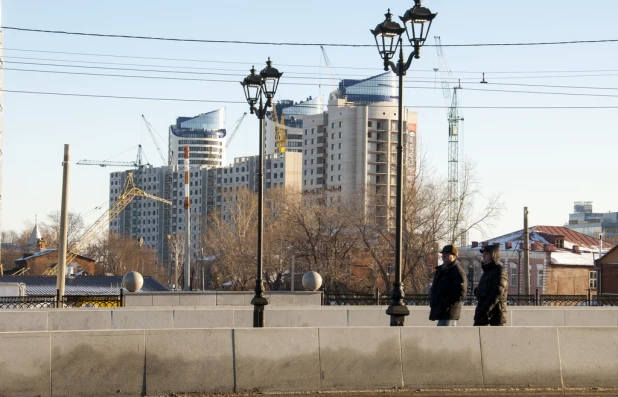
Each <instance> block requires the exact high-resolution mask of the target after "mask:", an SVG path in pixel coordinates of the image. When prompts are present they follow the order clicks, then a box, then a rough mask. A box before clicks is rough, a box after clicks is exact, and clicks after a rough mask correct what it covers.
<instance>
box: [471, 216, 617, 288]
mask: <svg viewBox="0 0 618 397" xmlns="http://www.w3.org/2000/svg"><path fill="white" fill-rule="evenodd" d="M523 238H524V235H523V230H518V231H516V232H512V233H509V234H506V235H503V236H499V237H495V238H491V239H489V240H487V241H486V242H483V243H481V244H479V243H478V242H472V244H471V245H469V246H466V247H462V248H461V249H460V250H459V252H460V254H459V257H460V260H461V262H462V265H463V266H464V268H465V270H466V272H467V273H468V277H469V278H468V280H469V282H468V284H469V289H470V292H471V291H473V288H474V287H476V285H478V282H479V280H480V278H481V274H482V269H481V258H482V255H481V253H480V252H479V250H480V248H481V247H482V246H483V245H487V244H494V245H499V246H500V249H501V261H500V265H502V266H503V267H505V268H506V271H507V275H508V278H509V291H508V293H509V295H518V294H523V293H524V283H525V272H524V261H523V259H524V245H523ZM529 239H530V247H529V258H530V291H531V293H532V294H534V293H535V292H536V291H537V290H538V293H539V294H558V295H584V294H587V293H588V291H589V290H590V291H596V290H597V288H598V286H599V285H598V272H597V269H596V268H595V266H594V260H595V258H596V257H598V253H599V248H600V247H599V246H600V244H601V241H600V240H599V239H596V238H594V237H591V236H587V235H585V234H582V233H579V232H576V231H573V230H570V229H568V228H566V227H561V226H533V227H531V228H530V229H529ZM613 247H614V245H613V244H610V243H608V242H603V246H602V250H603V251H607V250H609V249H611V248H613Z"/></svg>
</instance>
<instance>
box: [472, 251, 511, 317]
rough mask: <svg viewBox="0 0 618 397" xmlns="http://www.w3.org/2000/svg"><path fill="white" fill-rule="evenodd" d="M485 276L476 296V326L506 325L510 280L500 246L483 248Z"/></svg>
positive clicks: (476, 290) (475, 291)
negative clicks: (501, 256) (502, 260)
mask: <svg viewBox="0 0 618 397" xmlns="http://www.w3.org/2000/svg"><path fill="white" fill-rule="evenodd" d="M481 253H482V254H483V261H482V262H481V265H482V268H483V275H482V276H481V280H480V281H479V285H478V287H477V288H476V289H475V290H474V294H475V295H476V298H477V300H478V304H477V306H476V311H475V313H474V325H481V326H487V325H491V326H499V325H504V324H506V296H507V293H508V278H507V275H506V270H504V268H503V267H502V266H500V265H499V264H498V263H499V262H500V246H498V245H488V246H486V247H483V248H481Z"/></svg>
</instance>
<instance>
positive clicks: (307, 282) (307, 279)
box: [303, 272, 322, 291]
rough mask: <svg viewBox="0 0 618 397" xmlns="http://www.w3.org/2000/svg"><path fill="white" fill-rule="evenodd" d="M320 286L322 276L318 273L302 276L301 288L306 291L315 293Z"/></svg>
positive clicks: (308, 273)
mask: <svg viewBox="0 0 618 397" xmlns="http://www.w3.org/2000/svg"><path fill="white" fill-rule="evenodd" d="M321 286H322V276H320V274H319V273H318V272H307V273H305V275H304V276H303V287H305V289H306V290H307V291H317V290H319V289H320V287H321Z"/></svg>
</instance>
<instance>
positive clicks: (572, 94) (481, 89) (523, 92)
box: [4, 68, 618, 98]
mask: <svg viewBox="0 0 618 397" xmlns="http://www.w3.org/2000/svg"><path fill="white" fill-rule="evenodd" d="M104 69H105V68H104ZM4 70H10V71H18V72H30V73H52V74H65V75H77V76H96V77H119V78H134V79H148V80H174V81H200V82H210V83H234V84H236V83H238V81H236V80H223V79H200V78H184V77H166V76H143V75H124V74H109V73H86V72H73V71H71V72H67V71H60V70H38V69H20V68H4ZM215 74H216V73H215ZM223 75H228V74H223ZM292 78H293V79H303V80H311V79H313V80H317V79H316V78H312V77H292ZM411 82H414V81H411ZM416 82H418V83H427V82H426V81H416ZM280 84H281V85H296V86H333V85H332V84H328V83H322V84H318V83H297V82H289V81H283V82H281V83H280ZM475 84H480V83H478V82H477V83H475ZM492 84H493V85H509V86H519V85H518V84H501V83H492ZM523 86H534V87H554V88H568V86H551V85H547V86H544V85H533V84H530V85H525V84H524V85H523ZM368 88H371V87H368ZM375 88H378V86H376V87H375ZM405 88H408V89H428V90H435V87H423V86H410V85H407V86H406V87H405ZM570 88H574V89H591V88H590V87H570ZM597 88H602V87H597ZM605 89H610V88H609V87H606V88H605ZM611 89H613V90H618V88H611ZM464 90H468V91H484V92H503V93H522V94H540V95H565V96H588V97H608V98H618V95H611V94H589V93H573V92H548V91H526V90H500V89H489V88H470V87H466V88H464Z"/></svg>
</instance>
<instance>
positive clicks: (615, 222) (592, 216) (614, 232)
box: [564, 201, 618, 238]
mask: <svg viewBox="0 0 618 397" xmlns="http://www.w3.org/2000/svg"><path fill="white" fill-rule="evenodd" d="M564 226H565V227H566V228H568V229H571V230H575V231H577V232H579V233H583V234H585V235H588V236H591V237H595V238H598V237H599V235H603V237H604V238H605V237H616V236H618V212H605V213H603V212H593V211H592V201H576V202H575V203H574V205H573V213H572V214H569V222H568V223H567V224H565V225H564Z"/></svg>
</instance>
